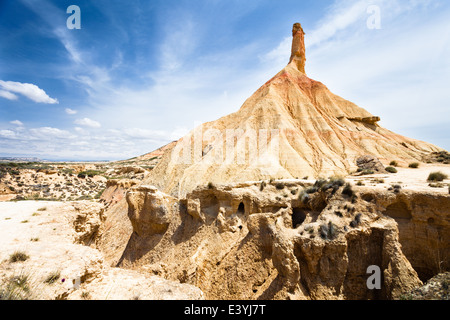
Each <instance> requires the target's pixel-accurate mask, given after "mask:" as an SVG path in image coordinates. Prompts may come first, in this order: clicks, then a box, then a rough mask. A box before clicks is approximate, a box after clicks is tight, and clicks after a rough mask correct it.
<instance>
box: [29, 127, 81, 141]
mask: <svg viewBox="0 0 450 320" xmlns="http://www.w3.org/2000/svg"><path fill="white" fill-rule="evenodd" d="M29 133H30V138H36V139H43V140H52V139H73V138H75V137H76V136H75V135H73V134H71V133H70V132H69V131H67V130H61V129H58V128H52V127H41V128H33V129H30V131H29Z"/></svg>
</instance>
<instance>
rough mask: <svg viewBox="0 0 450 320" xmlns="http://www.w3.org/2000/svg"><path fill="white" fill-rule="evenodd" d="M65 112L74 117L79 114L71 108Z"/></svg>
mask: <svg viewBox="0 0 450 320" xmlns="http://www.w3.org/2000/svg"><path fill="white" fill-rule="evenodd" d="M65 111H66V113H67V114H70V115H74V114H77V113H78V111H77V110H73V109H70V108H66V109H65Z"/></svg>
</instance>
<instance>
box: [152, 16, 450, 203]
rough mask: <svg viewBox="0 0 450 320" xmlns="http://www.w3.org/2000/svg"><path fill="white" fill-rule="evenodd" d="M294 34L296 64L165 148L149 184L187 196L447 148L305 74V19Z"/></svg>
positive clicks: (339, 171) (415, 157) (340, 171)
mask: <svg viewBox="0 0 450 320" xmlns="http://www.w3.org/2000/svg"><path fill="white" fill-rule="evenodd" d="M293 34H294V39H293V47H292V57H291V62H290V63H289V64H288V65H287V66H286V67H285V68H284V69H283V70H281V71H280V72H279V73H278V74H277V75H275V76H274V77H273V78H272V79H271V80H269V81H268V82H267V83H265V84H264V85H263V86H262V87H261V88H259V89H258V90H257V91H256V92H255V93H254V94H253V95H252V96H251V97H250V98H248V99H247V100H246V101H245V103H244V104H243V105H242V107H241V108H240V109H239V111H237V112H235V113H233V114H230V115H227V116H225V117H222V118H220V119H218V120H216V121H212V122H208V123H205V124H203V125H201V126H199V127H197V128H196V129H194V130H193V131H192V132H190V133H189V134H187V135H186V136H184V137H183V138H181V139H180V140H179V141H177V142H176V143H175V144H173V145H172V146H171V147H170V148H167V150H166V152H165V154H164V156H163V157H162V158H161V160H160V162H159V163H158V165H157V166H156V167H155V168H154V169H153V170H152V172H151V173H150V174H149V176H148V177H147V178H145V180H144V181H145V183H146V184H151V185H155V186H156V187H158V188H159V189H160V190H161V191H163V192H166V193H168V194H170V195H172V196H178V197H185V196H186V194H187V193H189V192H190V191H192V190H194V189H195V188H196V187H197V186H199V185H206V184H208V183H209V182H211V183H216V184H220V183H235V182H245V181H254V180H262V179H270V178H284V179H292V178H302V177H305V176H308V177H309V178H316V179H318V178H320V177H329V176H333V175H342V176H346V175H347V174H349V173H350V172H353V171H356V170H357V169H358V168H357V166H356V159H357V158H359V157H360V156H363V155H370V156H374V157H377V158H378V159H379V160H380V161H381V162H382V163H385V164H387V163H389V162H390V161H392V160H393V159H395V160H398V161H400V162H403V163H411V162H416V161H421V160H422V158H423V157H424V156H425V155H427V154H429V153H430V152H438V151H441V150H442V149H440V148H438V147H436V146H434V145H432V144H429V143H425V142H422V141H418V140H414V139H410V138H406V137H403V136H401V135H398V134H395V133H393V132H391V131H389V130H387V129H385V128H383V127H381V126H380V125H378V121H379V120H380V118H379V117H377V116H374V115H372V114H371V113H370V112H368V111H367V110H365V109H363V108H360V107H358V106H357V105H356V104H354V103H352V102H350V101H347V100H345V99H343V98H341V97H339V96H337V95H335V94H333V93H332V92H330V90H329V89H328V88H327V87H326V86H325V85H324V84H323V83H321V82H319V81H315V80H313V79H310V78H309V77H307V76H306V74H305V73H304V62H305V54H304V44H303V30H302V28H301V26H300V25H295V26H294V31H293Z"/></svg>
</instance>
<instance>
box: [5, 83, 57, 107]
mask: <svg viewBox="0 0 450 320" xmlns="http://www.w3.org/2000/svg"><path fill="white" fill-rule="evenodd" d="M0 87H1V88H2V89H3V91H4V93H3V94H1V93H0V95H1V96H2V97H4V98H7V99H9V100H16V98H17V96H16V95H15V93H17V94H21V95H23V96H24V97H27V98H28V99H30V100H32V101H34V102H36V103H48V104H56V103H59V102H58V100H57V99H54V98H50V97H49V96H48V95H47V93H45V91H44V90H42V89H41V88H39V87H38V86H36V85H34V84H31V83H21V82H14V81H3V80H0ZM5 92H6V93H5ZM8 96H9V98H8Z"/></svg>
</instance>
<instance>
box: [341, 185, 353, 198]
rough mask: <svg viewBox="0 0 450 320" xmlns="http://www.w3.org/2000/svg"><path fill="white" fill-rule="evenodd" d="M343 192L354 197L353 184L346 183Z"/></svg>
mask: <svg viewBox="0 0 450 320" xmlns="http://www.w3.org/2000/svg"><path fill="white" fill-rule="evenodd" d="M342 194H345V195H347V196H349V197H353V195H354V192H353V189H352V185H351V184H350V183H347V184H346V185H345V187H344V190H342Z"/></svg>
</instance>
